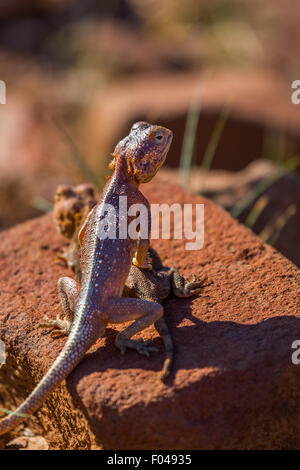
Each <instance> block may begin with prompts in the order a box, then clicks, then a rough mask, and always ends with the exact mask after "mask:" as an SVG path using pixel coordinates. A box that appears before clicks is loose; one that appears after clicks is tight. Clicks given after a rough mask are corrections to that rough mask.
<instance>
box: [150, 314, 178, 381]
mask: <svg viewBox="0 0 300 470" xmlns="http://www.w3.org/2000/svg"><path fill="white" fill-rule="evenodd" d="M154 326H155V328H156V330H157V331H158V333H159V335H160V337H161V339H162V340H163V343H164V345H165V350H166V356H167V357H166V359H165V361H164V364H163V367H162V370H161V372H160V375H159V378H160V380H164V379H165V378H166V377H168V375H169V374H170V370H171V366H172V363H173V358H174V351H173V343H172V338H171V335H170V332H169V328H168V326H167V324H166V321H165V319H164V318H163V317H161V318H160V319H159V320H157V321H156V322H155V323H154Z"/></svg>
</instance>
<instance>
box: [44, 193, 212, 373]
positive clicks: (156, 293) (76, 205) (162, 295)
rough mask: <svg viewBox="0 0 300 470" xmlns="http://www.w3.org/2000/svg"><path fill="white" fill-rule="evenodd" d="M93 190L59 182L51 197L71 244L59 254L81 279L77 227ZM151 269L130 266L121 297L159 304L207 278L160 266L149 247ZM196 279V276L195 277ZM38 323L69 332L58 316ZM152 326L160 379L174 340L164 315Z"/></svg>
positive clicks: (194, 289)
mask: <svg viewBox="0 0 300 470" xmlns="http://www.w3.org/2000/svg"><path fill="white" fill-rule="evenodd" d="M95 193H96V190H95V188H94V186H93V185H87V184H85V185H79V186H71V185H60V186H58V187H57V190H56V192H55V196H54V211H53V215H54V220H55V224H56V226H57V228H58V230H59V232H60V233H61V234H62V235H64V236H66V237H67V238H68V239H71V242H70V245H69V246H68V247H67V249H65V250H64V252H63V253H62V254H61V255H59V256H58V259H62V260H64V261H65V263H66V264H67V266H68V267H70V268H71V269H72V270H73V271H74V272H75V273H76V274H77V276H78V278H79V280H80V278H81V272H80V244H79V242H78V230H79V228H80V226H81V224H82V223H83V222H84V219H85V217H86V214H87V213H88V212H89V210H90V208H91V205H95V204H96V203H97V197H96V195H95ZM148 255H149V258H150V260H151V265H152V269H141V268H138V267H136V266H134V265H132V266H131V268H130V272H129V276H128V278H127V280H126V283H125V287H124V290H123V296H124V297H138V298H140V299H144V300H149V301H152V302H159V303H162V302H163V300H165V299H166V298H167V297H168V295H169V294H170V293H171V292H173V294H174V295H175V296H176V297H185V298H187V297H191V296H192V295H195V294H198V293H199V292H200V291H201V290H202V288H203V283H204V282H205V280H206V279H207V278H206V277H205V278H203V279H202V280H199V281H197V282H196V281H195V279H194V281H193V282H189V281H188V280H187V279H185V278H184V277H182V276H181V275H180V274H179V272H178V270H177V269H176V268H174V267H172V268H170V267H166V266H163V264H162V261H161V259H160V257H159V255H158V253H157V252H156V251H155V250H154V248H152V247H151V246H150V247H149V249H148ZM194 278H195V276H194ZM41 326H46V327H50V328H53V331H52V335H53V336H56V335H60V334H66V335H67V334H69V331H70V324H68V322H67V323H66V322H65V321H63V322H62V320H61V319H60V318H57V319H55V320H52V319H50V318H48V317H47V316H46V317H45V322H44V323H41ZM154 326H155V328H156V330H157V331H158V333H159V335H160V336H161V338H162V341H163V342H164V345H165V349H166V354H167V358H166V360H165V361H164V365H163V368H162V370H161V373H160V379H161V380H164V379H165V378H166V377H167V376H168V375H169V373H170V369H171V365H172V362H173V355H174V353H173V342H172V337H171V334H170V332H169V329H168V326H167V323H166V321H165V319H164V317H161V318H159V319H158V320H157V321H156V322H155V323H154Z"/></svg>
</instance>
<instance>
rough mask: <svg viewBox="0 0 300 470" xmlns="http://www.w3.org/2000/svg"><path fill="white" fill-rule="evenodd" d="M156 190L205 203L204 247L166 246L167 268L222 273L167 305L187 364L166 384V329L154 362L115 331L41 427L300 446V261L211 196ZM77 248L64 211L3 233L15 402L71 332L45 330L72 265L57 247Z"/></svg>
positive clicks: (224, 445)
mask: <svg viewBox="0 0 300 470" xmlns="http://www.w3.org/2000/svg"><path fill="white" fill-rule="evenodd" d="M142 189H143V192H144V194H145V195H146V196H147V197H148V198H149V200H150V201H151V202H152V203H162V202H168V203H173V202H174V201H176V202H179V203H202V202H204V204H205V244H204V248H203V249H201V250H199V251H196V252H195V251H185V250H184V240H171V241H168V240H157V241H154V242H153V245H154V247H155V248H156V249H158V250H159V252H160V254H161V255H162V258H163V260H164V262H165V263H166V264H169V265H172V264H173V265H175V266H176V267H177V268H179V269H180V270H181V271H183V272H184V274H185V275H186V276H191V275H192V273H193V272H195V273H196V274H199V275H200V276H202V275H203V274H208V275H209V276H210V278H211V280H212V281H213V283H212V284H211V285H210V286H208V287H206V288H205V289H204V291H203V293H202V294H201V295H199V296H195V297H194V298H191V299H175V298H173V297H171V298H170V299H169V300H168V301H167V302H166V304H165V310H166V318H167V321H168V324H169V326H170V329H171V332H172V335H173V338H174V343H175V346H176V360H175V364H174V369H173V372H172V374H171V376H170V378H169V379H168V380H167V382H166V383H165V384H162V383H159V382H158V381H157V376H158V371H159V370H160V368H161V366H162V363H163V360H164V357H165V356H164V350H163V347H162V345H161V342H160V340H159V338H158V336H157V334H156V332H155V331H154V328H149V329H148V330H146V331H145V332H144V334H143V335H142V336H143V338H149V337H150V338H153V339H154V344H155V345H157V346H158V347H159V353H153V354H152V356H151V358H150V359H148V358H146V357H143V356H139V355H138V354H137V353H136V352H135V351H128V352H127V353H126V355H125V356H121V355H120V354H119V352H118V351H117V350H116V348H115V346H114V339H115V335H116V331H117V330H121V329H123V328H124V325H121V326H120V327H118V328H117V327H115V326H113V328H112V327H109V328H108V329H107V334H106V336H105V338H103V339H99V341H98V342H97V343H96V344H95V345H94V347H93V348H91V350H90V351H89V352H88V353H87V354H86V356H85V358H84V359H83V361H82V362H81V364H79V366H78V367H77V368H76V369H75V370H74V372H73V373H72V374H71V375H70V376H69V378H68V380H67V382H66V385H65V384H62V385H61V386H59V387H58V388H57V390H56V392H55V393H53V394H52V395H51V396H50V397H49V399H48V400H47V402H46V403H45V405H44V406H43V407H42V408H41V409H40V410H39V411H38V412H37V413H36V414H35V416H36V418H35V419H34V420H31V422H30V423H28V424H27V426H30V428H31V429H33V431H34V432H35V433H36V434H37V435H42V436H43V437H45V438H46V440H47V441H48V442H49V445H50V448H52V449H53V448H67V449H75V448H81V449H83V448H90V447H94V448H95V447H98V448H99V447H103V448H106V449H148V448H152V449H230V448H259V449H266V448H272V449H278V448H299V446H300V437H299V436H300V392H299V390H300V365H299V366H297V365H293V364H292V362H291V354H292V352H293V350H292V349H291V344H292V342H293V341H294V340H297V339H300V319H299V318H297V311H298V315H299V298H298V297H297V296H298V293H299V281H300V277H299V270H298V269H297V268H296V267H295V266H294V265H293V264H292V263H291V262H290V261H288V260H287V259H285V258H284V257H283V256H282V255H280V254H279V253H278V252H276V251H275V250H273V249H272V248H270V247H268V246H265V245H263V244H262V243H261V241H260V240H259V239H258V238H257V237H256V236H255V235H254V234H253V233H252V232H251V231H250V230H248V229H246V228H245V227H244V226H242V225H240V224H239V223H238V222H236V221H234V220H233V219H232V218H231V217H230V216H229V215H228V214H227V213H226V212H225V211H224V210H222V209H221V208H219V207H217V206H215V205H214V204H213V203H211V202H210V201H208V200H206V199H203V198H200V197H196V196H194V195H191V194H189V193H186V192H184V191H182V190H181V189H180V188H179V187H177V186H172V185H168V184H167V183H166V182H164V183H163V184H161V180H160V178H159V176H158V177H156V178H155V180H154V181H153V182H152V183H150V184H149V185H145V187H143V188H142ZM63 244H64V241H63V239H62V238H61V236H60V235H59V234H58V233H56V232H55V228H54V225H53V222H52V219H51V215H47V216H44V217H41V218H39V219H34V220H31V221H28V222H26V223H24V224H23V225H19V226H16V227H15V228H13V229H11V230H9V231H6V232H3V233H2V234H1V238H0V251H1V254H0V258H1V271H0V292H1V309H0V314H1V315H0V331H1V338H2V339H4V341H5V343H6V346H7V352H8V356H7V365H6V366H4V367H2V369H1V370H0V372H1V378H2V380H1V382H0V400H1V402H0V404H1V406H4V407H6V408H12V407H13V406H14V405H16V404H17V403H19V402H20V401H21V400H22V399H23V398H24V397H25V396H26V395H27V394H28V393H29V392H30V391H31V390H32V388H33V386H34V384H36V383H37V382H38V381H39V380H40V378H41V377H42V375H43V374H44V373H45V371H46V370H47V369H48V368H49V367H50V365H51V364H52V362H53V361H54V358H55V357H56V356H57V354H58V353H59V351H60V349H61V348H62V346H63V343H64V341H65V340H64V339H52V338H51V337H50V335H49V333H48V332H45V331H44V330H42V329H40V328H37V325H38V323H39V321H40V320H41V318H42V317H43V315H44V314H45V313H47V314H48V315H49V316H51V317H54V316H55V315H56V314H57V313H58V312H60V306H59V302H58V296H57V294H56V282H57V278H58V277H59V276H62V275H67V274H69V273H68V272H67V269H66V268H64V267H63V266H61V265H60V264H57V263H54V256H55V253H56V252H57V251H58V250H59V249H61V247H62V245H63ZM14 369H16V370H14ZM3 379H4V380H3ZM11 438H12V436H10V439H11Z"/></svg>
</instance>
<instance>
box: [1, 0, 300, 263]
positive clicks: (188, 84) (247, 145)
mask: <svg viewBox="0 0 300 470" xmlns="http://www.w3.org/2000/svg"><path fill="white" fill-rule="evenodd" d="M299 49H300V3H299V2H296V1H294V0H285V1H284V2H283V1H281V0H184V1H182V0H110V1H109V2H108V1H105V0H85V1H84V2H82V1H80V0H1V1H0V79H1V80H3V81H5V83H6V104H5V105H4V104H1V105H0V143H1V145H0V229H1V230H3V229H6V228H8V227H11V226H13V225H15V224H17V223H20V222H22V221H24V220H26V219H28V218H31V217H34V216H38V215H41V214H42V213H45V212H47V211H49V210H51V208H52V204H53V195H54V192H55V189H56V186H57V185H58V184H60V183H71V184H79V183H81V182H92V183H94V184H96V185H97V187H98V189H99V190H100V189H101V187H102V185H103V183H104V181H105V178H106V175H107V174H108V173H109V172H108V169H107V163H108V161H109V160H110V153H111V152H112V151H113V149H114V146H115V144H116V143H117V142H118V141H119V139H120V138H121V137H123V136H124V135H126V134H127V133H128V130H129V128H130V127H131V125H132V123H133V122H135V121H137V120H146V121H150V122H155V123H158V124H162V125H164V126H166V127H169V128H170V129H172V131H173V132H174V142H173V144H172V147H171V150H170V152H169V155H168V157H167V162H166V165H165V167H164V168H163V169H162V170H160V176H161V178H163V179H165V180H166V181H170V182H177V183H178V184H180V185H181V186H183V187H185V188H187V189H189V190H190V191H193V192H195V193H198V194H199V193H200V194H204V195H206V196H207V197H209V198H211V199H213V200H214V201H215V202H216V203H217V204H220V205H222V206H223V207H224V208H225V209H226V210H228V211H229V212H231V214H232V215H233V217H235V218H237V219H239V220H240V221H241V222H242V223H244V224H245V225H247V226H248V227H250V228H251V229H252V230H254V231H255V232H256V233H257V234H258V235H259V236H260V237H261V238H262V239H263V240H264V241H265V242H267V243H269V244H271V245H273V246H275V247H276V248H277V249H278V250H279V251H281V252H282V253H283V254H284V255H285V256H287V257H288V258H289V259H291V260H292V261H293V262H294V263H296V264H297V265H298V266H300V250H299V234H300V217H299V206H300V176H299V162H300V158H299V155H300V153H299V152H300V105H298V106H297V105H294V104H292V102H291V94H292V91H293V90H292V89H291V84H292V82H293V81H294V80H297V79H300V54H299ZM175 199H176V196H175V195H174V200H175Z"/></svg>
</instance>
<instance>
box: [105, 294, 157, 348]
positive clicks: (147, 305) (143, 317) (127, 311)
mask: <svg viewBox="0 0 300 470" xmlns="http://www.w3.org/2000/svg"><path fill="white" fill-rule="evenodd" d="M162 315H163V307H162V306H161V305H160V304H159V303H157V302H149V301H148V300H141V299H132V298H121V299H113V300H111V301H109V302H108V303H107V304H105V318H106V319H107V321H108V322H110V323H123V322H127V321H130V320H136V321H135V322H134V323H133V324H132V325H130V326H129V327H128V328H126V329H125V330H124V331H122V332H121V333H119V334H118V336H117V337H116V342H115V344H116V346H117V348H119V349H120V351H121V353H122V354H124V353H125V351H126V348H131V349H136V350H137V352H139V353H140V354H143V355H145V356H149V353H150V352H152V351H157V349H156V348H154V347H153V346H151V345H150V343H151V342H152V341H151V340H148V341H145V342H144V341H143V340H141V339H139V340H132V339H131V337H132V336H133V335H135V334H136V333H139V332H140V331H142V330H144V329H145V328H148V326H150V325H152V324H153V323H154V322H156V321H157V320H158V319H159V318H161V317H162Z"/></svg>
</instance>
